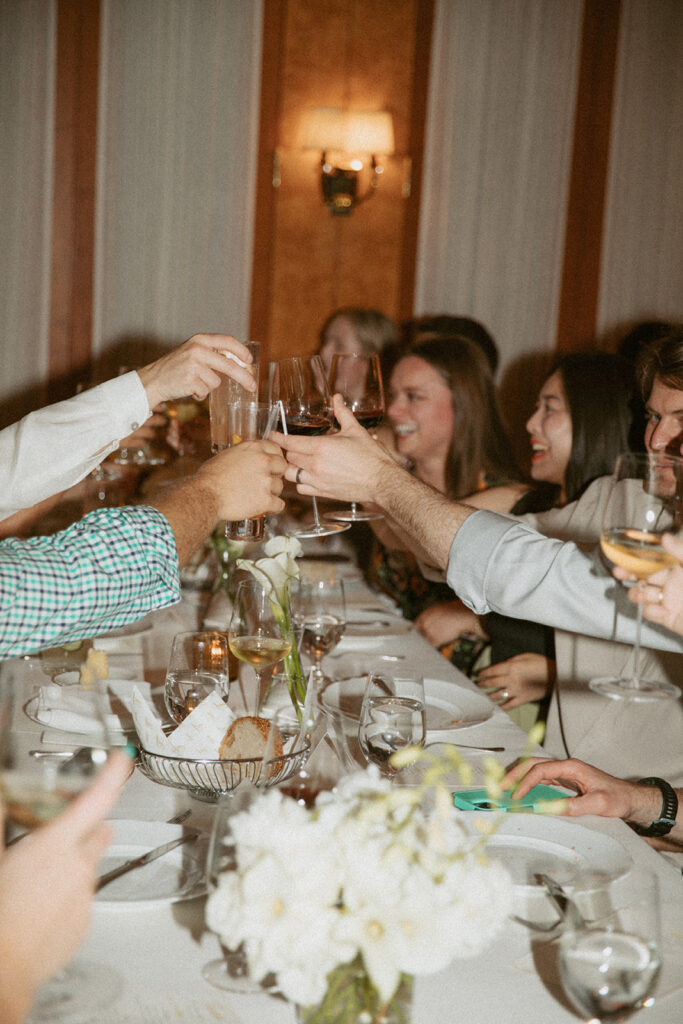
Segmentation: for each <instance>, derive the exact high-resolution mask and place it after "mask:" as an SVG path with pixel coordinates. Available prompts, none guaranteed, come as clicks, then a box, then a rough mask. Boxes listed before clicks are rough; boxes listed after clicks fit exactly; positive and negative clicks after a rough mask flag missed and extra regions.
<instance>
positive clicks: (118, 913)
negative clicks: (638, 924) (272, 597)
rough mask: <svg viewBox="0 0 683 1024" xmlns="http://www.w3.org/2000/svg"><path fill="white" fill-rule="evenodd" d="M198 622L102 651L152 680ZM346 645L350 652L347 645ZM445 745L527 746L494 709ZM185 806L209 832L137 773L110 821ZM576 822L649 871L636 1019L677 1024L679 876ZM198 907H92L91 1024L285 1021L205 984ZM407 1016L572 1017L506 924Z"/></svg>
mask: <svg viewBox="0 0 683 1024" xmlns="http://www.w3.org/2000/svg"><path fill="white" fill-rule="evenodd" d="M347 589H348V594H349V598H350V602H349V603H350V606H352V607H354V608H361V607H363V605H364V604H365V605H366V606H367V605H373V606H377V605H378V598H377V596H376V595H371V594H369V592H368V591H366V590H365V588H364V587H362V586H361V585H360V584H359V583H357V582H354V581H353V580H352V579H350V580H348V581H347ZM201 615H202V612H201V611H200V608H199V604H198V599H197V597H196V596H195V595H187V596H186V598H185V599H184V601H183V603H182V604H181V605H180V606H178V607H176V608H175V609H170V610H167V611H164V612H160V613H156V614H155V615H154V617H153V621H154V626H153V629H152V630H150V631H148V633H146V634H143V635H141V636H139V637H136V638H131V639H129V640H124V641H121V642H120V643H119V644H114V645H112V644H111V643H110V645H109V647H110V657H111V659H113V660H114V661H115V662H116V663H118V664H121V665H124V664H127V665H130V666H135V667H136V670H140V671H144V673H145V676H146V677H147V678H149V679H150V680H152V681H154V682H160V681H161V678H162V677H163V669H164V666H165V658H166V656H167V651H168V649H169V647H170V637H171V636H172V634H173V633H175V632H177V631H179V630H180V629H188V628H194V627H195V626H197V625H199V623H200V617H201ZM349 617H351V616H349ZM378 617H382V616H381V615H380V616H378ZM346 644H347V646H351V647H352V648H353V650H354V653H357V649H358V643H357V642H356V640H354V641H353V642H352V643H351V641H347V642H346ZM344 645H345V641H342V644H341V645H340V647H339V648H338V651H337V653H339V652H343V651H344V650H345V646H344ZM368 647H369V648H371V649H370V650H369V651H368V655H369V657H370V658H371V657H375V656H376V655H377V654H378V653H390V654H394V655H404V656H405V657H404V659H402V660H401V661H400V662H397V663H396V664H397V665H404V666H406V667H408V666H410V667H413V668H415V669H419V670H420V671H422V673H423V674H424V675H425V676H426V677H433V678H437V679H451V680H452V681H453V683H454V685H460V686H466V687H468V688H471V689H472V688H473V686H472V684H471V683H470V682H469V681H468V680H466V679H465V678H464V677H463V676H462V675H461V674H460V673H458V672H457V671H456V670H455V669H454V668H453V667H452V666H451V665H450V664H449V663H447V662H446V661H445V660H444V659H443V658H442V657H441V656H440V655H439V654H438V652H436V651H435V650H434V649H433V648H432V647H430V646H429V645H428V644H427V643H426V642H425V641H424V640H423V639H421V638H420V637H419V636H418V635H417V634H416V633H415V632H414V631H413V630H410V631H409V632H404V633H398V634H397V635H392V636H390V637H389V638H387V639H384V640H382V641H381V642H377V641H374V640H373V641H372V642H371V643H370V644H368ZM117 651H118V652H119V653H116V652H117ZM121 652H123V653H121ZM334 664H335V661H334V660H331V661H329V662H328V663H327V665H328V667H329V668H330V669H331V668H332V667H333V666H334ZM390 664H391V663H389V662H387V663H386V665H387V666H389V665H390ZM24 665H25V669H22V671H26V672H27V673H29V672H34V673H35V672H39V668H40V666H39V663H37V662H24ZM17 724H18V727H20V728H22V729H25V730H26V731H27V732H29V733H31V734H32V741H33V742H39V741H40V739H41V735H42V730H41V727H40V726H38V725H36V724H35V723H33V722H31V721H29V720H28V719H27V718H25V716H24V717H23V718H22V720H21V721H20V722H18V723H17ZM44 739H51V740H53V741H55V740H57V741H58V740H59V739H60V737H59V736H58V735H55V734H54V733H51V734H47V735H45V736H44ZM454 739H455V740H456V741H457V740H458V739H460V740H461V741H462V742H463V743H468V744H475V743H483V744H489V745H496V746H504V747H505V752H504V753H503V754H498V755H496V756H497V757H499V758H500V759H501V761H502V762H503V763H504V764H509V763H510V762H511V761H512V760H514V759H515V758H516V757H517V756H519V755H520V754H521V753H522V751H523V750H524V747H525V744H526V737H525V736H524V735H523V733H521V731H520V730H519V729H518V728H517V726H516V725H514V724H513V723H512V721H511V720H510V719H509V718H508V716H507V715H506V714H505V713H504V712H502V711H500V709H498V708H495V710H494V712H493V715H492V717H491V718H490V719H489V721H487V722H485V723H483V724H480V725H477V726H473V727H470V728H467V729H463V730H459V731H458V732H457V734H454ZM468 759H469V760H470V762H471V763H472V764H473V765H475V766H477V765H480V764H481V760H482V756H481V755H479V754H476V753H475V754H472V755H471V756H469V758H468ZM475 784H476V783H475ZM185 807H191V808H192V812H193V814H192V817H191V819H190V822H191V824H193V825H195V826H197V827H202V828H205V829H207V830H208V829H210V825H211V817H212V806H211V805H209V804H205V803H201V802H198V801H196V800H193V799H191V798H190V797H189V796H188V795H187V794H186V793H185V792H183V791H179V790H175V789H170V788H167V787H164V786H161V785H157V784H155V783H153V782H151V781H150V780H148V779H147V778H145V777H144V776H143V775H142V774H141V773H140V772H139V771H136V772H135V773H134V775H133V776H132V777H131V779H130V781H129V782H128V784H127V785H126V788H125V791H124V794H123V796H122V799H121V801H120V803H119V804H118V805H117V808H116V810H115V816H116V817H118V818H126V819H143V820H155V821H164V820H166V819H167V818H168V817H170V816H171V815H172V814H174V813H176V812H177V811H179V810H181V809H183V808H185ZM579 821H580V824H581V825H582V826H584V827H586V828H589V829H595V830H596V831H598V832H601V833H605V834H607V835H610V836H612V837H614V838H615V839H617V840H618V841H619V842H620V843H621V844H622V845H623V846H624V847H625V848H626V849H627V851H628V853H629V854H630V855H631V857H632V858H633V860H634V862H637V863H640V864H642V865H647V866H649V867H650V868H651V869H653V870H654V871H656V872H657V873H658V875H659V878H660V888H661V897H662V913H663V925H664V934H665V943H664V951H665V967H664V970H663V973H662V978H661V982H660V991H661V993H662V995H661V996H660V998H658V1000H657V1003H656V1005H655V1006H654V1007H653V1008H650V1009H649V1010H648V1011H647V1012H646V1013H645V1012H644V1016H643V1020H644V1021H645V1020H646V1021H647V1022H648V1024H677V1022H678V1021H680V1020H683V987H681V986H683V966H682V965H683V879H682V878H681V875H680V873H678V872H677V871H676V870H674V868H673V867H672V866H671V864H670V863H668V862H667V861H665V860H664V859H663V858H661V857H659V856H658V855H657V854H656V853H654V852H653V851H652V850H651V849H650V848H649V847H648V846H647V844H646V843H645V842H644V841H643V840H641V839H639V838H638V837H637V836H635V834H634V833H633V832H632V831H631V830H630V829H629V828H628V827H627V826H626V825H624V824H623V823H622V822H620V821H610V820H606V819H599V818H588V817H587V818H582V819H579ZM203 906H204V901H203V899H201V898H200V899H194V900H189V901H186V902H179V903H173V904H170V903H169V904H162V905H156V906H153V907H148V906H145V905H144V904H123V905H117V906H114V905H112V904H109V905H100V906H97V905H96V907H95V911H94V917H93V924H92V929H91V931H90V934H89V936H88V938H87V940H86V942H85V943H84V946H83V948H82V950H81V952H80V954H79V956H82V957H85V958H87V959H90V960H95V961H99V962H105V963H107V964H109V965H110V967H112V968H114V969H115V970H116V971H117V972H118V974H119V975H120V979H121V995H120V998H119V1000H118V1001H117V1002H116V1004H115V1005H114V1006H112V1007H111V1009H110V1010H109V1011H104V1012H102V1011H99V1012H98V1013H97V1014H96V1016H95V1017H93V1020H97V1022H98V1024H156V1022H159V1024H162V1022H163V1024H169V1022H171V1021H173V1022H174V1024H177V1022H187V1024H216V1022H217V1021H221V1022H232V1024H238V1022H240V1024H271V1022H272V1024H292V1022H293V1020H294V1014H293V1010H292V1008H291V1007H290V1006H288V1005H287V1004H285V1003H284V1002H282V1001H281V1000H277V999H272V998H269V997H267V996H258V997H254V996H249V997H244V996H236V995H233V994H230V993H224V992H221V991H218V990H217V989H214V988H212V987H211V986H210V985H209V984H208V983H207V982H206V981H204V979H203V978H202V975H201V969H202V966H203V965H204V964H205V963H207V962H208V961H209V960H211V959H214V958H215V957H216V956H218V955H219V946H218V941H217V939H216V938H215V936H213V935H212V934H211V933H210V932H208V931H207V930H206V929H205V928H204V925H203ZM413 1020H414V1024H437V1022H438V1024H441V1022H445V1021H454V1022H455V1021H461V1020H462V1021H470V1022H473V1024H576V1021H577V1017H576V1015H575V1014H574V1012H573V1011H572V1010H570V1009H569V1008H568V1006H567V1003H566V1000H565V999H564V996H563V995H562V992H561V989H560V986H559V984H558V980H557V974H556V970H555V966H554V954H553V947H551V946H550V945H549V944H548V943H547V942H542V941H541V942H537V941H535V937H534V936H533V935H532V933H531V932H529V931H528V930H527V929H526V928H525V927H524V926H522V925H520V924H517V923H515V922H513V921H510V922H508V923H507V924H506V926H505V928H504V931H503V932H502V934H501V935H500V936H499V938H498V940H497V941H496V942H495V944H494V945H493V946H492V947H491V948H489V949H488V950H487V951H486V952H485V953H484V954H483V955H481V956H479V957H477V958H476V959H474V960H467V961H462V962H459V963H455V964H454V965H453V966H452V967H451V968H450V969H448V970H446V971H444V972H442V973H441V974H439V975H436V976H434V977H430V978H419V979H417V982H416V988H415V1007H414V1016H413Z"/></svg>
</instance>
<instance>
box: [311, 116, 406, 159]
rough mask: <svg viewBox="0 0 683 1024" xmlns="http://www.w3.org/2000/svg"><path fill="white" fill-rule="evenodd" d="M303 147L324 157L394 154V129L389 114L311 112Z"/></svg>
mask: <svg viewBox="0 0 683 1024" xmlns="http://www.w3.org/2000/svg"><path fill="white" fill-rule="evenodd" d="M302 146H303V148H304V149H317V150H320V151H322V152H323V153H325V152H328V151H330V150H333V151H334V152H337V153H382V154H384V155H387V156H388V155H390V154H391V153H393V152H394V125H393V122H392V119H391V114H389V113H388V112H387V111H385V110H379V111H372V112H368V113H356V112H353V113H346V112H345V111H343V110H337V109H336V108H334V107H315V108H314V109H312V110H309V111H308V113H307V115H306V118H305V121H304V125H303V139H302Z"/></svg>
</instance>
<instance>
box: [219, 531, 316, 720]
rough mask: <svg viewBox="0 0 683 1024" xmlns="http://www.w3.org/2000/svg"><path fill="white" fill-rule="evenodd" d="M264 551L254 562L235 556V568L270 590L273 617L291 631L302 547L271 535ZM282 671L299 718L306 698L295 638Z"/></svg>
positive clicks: (293, 540)
mask: <svg viewBox="0 0 683 1024" xmlns="http://www.w3.org/2000/svg"><path fill="white" fill-rule="evenodd" d="M263 550H264V552H265V556H266V557H265V558H258V559H256V561H252V560H251V559H248V558H238V559H237V563H236V564H237V568H238V569H246V570H247V571H248V572H250V573H251V574H252V576H254V577H255V578H256V579H257V580H258V581H259V583H261V584H262V585H263V586H265V587H268V588H269V589H270V603H271V605H272V608H273V613H274V615H275V617H276V619H277V620H278V622H281V623H283V624H284V625H286V626H287V631H288V632H289V631H291V632H292V634H293V630H291V626H292V622H291V616H292V612H291V607H290V601H289V584H290V581H291V580H298V579H299V566H298V565H297V563H296V561H295V559H297V558H298V557H299V556H300V555H302V554H303V548H302V547H301V544H300V543H299V541H298V540H297V539H296V537H271V539H270V540H269V541H267V542H266V543H265V545H264V547H263ZM284 671H285V677H286V679H287V689H288V690H289V696H290V698H291V700H292V704H293V706H294V709H295V710H296V712H297V715H298V716H299V717H300V716H301V708H302V707H303V704H304V701H305V699H306V677H305V675H304V672H303V669H302V667H301V659H300V657H299V650H298V647H297V643H296V638H295V639H294V640H293V642H292V649H291V651H290V652H289V654H287V655H286V657H285V659H284ZM264 699H265V698H264Z"/></svg>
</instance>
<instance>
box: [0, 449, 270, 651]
mask: <svg viewBox="0 0 683 1024" xmlns="http://www.w3.org/2000/svg"><path fill="white" fill-rule="evenodd" d="M284 468H285V460H284V458H283V457H282V455H281V453H280V450H279V449H278V448H277V446H276V445H274V444H273V443H272V442H270V441H246V442H244V444H241V445H236V446H235V447H234V448H229V449H226V451H224V452H221V453H220V455H217V456H215V458H213V459H209V460H208V461H207V462H206V463H205V464H204V465H203V466H202V467H201V469H200V470H199V471H198V472H197V473H196V474H195V476H194V477H191V478H189V479H188V480H185V481H182V482H181V483H179V484H178V485H177V486H176V487H175V488H174V489H173V490H172V491H171V492H170V493H168V494H167V495H165V496H164V498H163V499H161V500H159V501H158V502H157V507H149V506H139V507H137V508H105V509H99V510H97V511H96V512H91V513H90V515H88V516H85V517H84V518H83V519H82V520H80V522H78V523H76V524H74V525H73V526H71V527H69V528H68V529H67V530H64V531H62V533H57V534H54V535H53V536H51V537H32V538H29V539H28V540H24V541H20V540H17V539H16V538H10V539H9V540H6V541H3V542H2V543H0V657H14V656H17V655H20V654H27V653H29V652H31V651H36V650H39V649H40V648H41V647H49V646H54V645H59V644H64V643H69V642H71V641H74V640H82V639H83V638H85V637H90V636H97V635H99V634H101V633H105V632H107V631H109V630H111V629H116V628H119V627H120V626H124V625H126V624H128V623H129V622H135V621H136V620H137V619H139V618H141V617H142V616H143V615H144V614H146V612H148V611H151V610H153V609H155V608H163V607H165V606H167V605H169V604H173V603H175V602H176V601H178V600H179V597H180V584H179V579H178V565H179V562H180V564H183V563H184V562H185V561H187V559H188V558H189V557H190V556H191V555H192V553H193V552H194V551H195V550H196V549H197V547H198V546H199V544H200V543H201V542H202V541H203V539H204V538H205V537H206V536H207V535H208V534H209V533H210V532H211V530H212V529H213V528H214V526H215V524H216V522H217V521H218V520H219V519H244V518H248V517H249V516H252V515H256V514H260V513H266V512H280V511H282V509H283V508H284V502H283V501H282V499H281V498H280V497H279V494H280V492H281V490H282V487H283V481H282V474H283V472H284Z"/></svg>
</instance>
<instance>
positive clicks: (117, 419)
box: [0, 371, 151, 520]
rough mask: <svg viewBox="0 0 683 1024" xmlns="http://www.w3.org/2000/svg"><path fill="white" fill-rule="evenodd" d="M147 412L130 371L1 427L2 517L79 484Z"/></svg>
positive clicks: (142, 392)
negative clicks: (3, 427)
mask: <svg viewBox="0 0 683 1024" xmlns="http://www.w3.org/2000/svg"><path fill="white" fill-rule="evenodd" d="M149 416H151V410H150V408H149V405H148V403H147V395H146V393H145V389H144V388H143V386H142V382H141V381H140V378H139V377H138V375H137V373H135V371H133V372H131V373H125V374H123V375H122V376H120V377H115V378H114V379H113V380H108V381H106V382H105V383H104V384H99V385H98V386H97V387H94V388H91V389H90V390H89V391H84V392H83V393H82V394H80V395H75V396H74V398H70V399H68V400H67V401H65V402H57V403H56V404H55V405H48V406H46V407H45V408H44V409H38V410H37V411H36V412H32V413H29V414H28V416H25V417H24V418H23V419H22V420H20V421H19V422H18V423H14V424H12V426H10V427H6V428H5V430H2V431H0V479H2V487H1V488H0V520H2V519H6V518H7V517H8V516H11V515H13V513H14V512H18V511H19V510H20V509H24V508H30V507H31V505H35V504H36V503H37V502H39V501H42V500H43V499H44V498H49V497H50V496H51V495H53V494H57V493H58V492H59V491H63V490H66V488H67V487H72V486H73V485H74V484H76V483H78V482H79V480H82V479H83V478H84V477H85V476H87V475H88V473H90V471H91V470H93V469H95V467H96V466H99V464H100V463H101V462H102V461H103V459H105V458H106V457H107V456H108V455H110V454H111V453H112V452H113V451H116V449H117V448H118V446H119V441H120V440H121V438H123V437H127V436H128V434H131V433H133V431H135V430H137V429H138V427H139V426H140V425H141V424H142V423H144V421H145V420H146V419H148V418H149Z"/></svg>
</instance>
